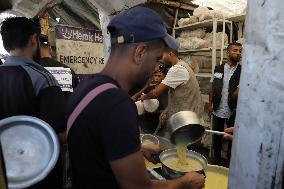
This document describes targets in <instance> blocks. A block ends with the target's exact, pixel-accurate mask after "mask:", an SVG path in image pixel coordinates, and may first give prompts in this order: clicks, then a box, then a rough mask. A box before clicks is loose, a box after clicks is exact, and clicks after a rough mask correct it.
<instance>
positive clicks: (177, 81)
mask: <svg viewBox="0 0 284 189" xmlns="http://www.w3.org/2000/svg"><path fill="white" fill-rule="evenodd" d="M161 62H162V63H163V64H165V66H168V67H170V69H169V71H168V73H167V75H166V77H165V79H164V80H163V81H162V83H161V84H159V85H158V86H157V87H156V88H155V89H153V90H152V91H150V92H149V93H147V94H145V95H143V96H142V97H141V100H145V99H152V98H157V97H158V96H159V95H160V94H162V93H163V92H164V91H166V90H169V97H168V108H167V109H166V111H164V112H163V113H162V114H161V116H160V121H161V122H162V124H164V123H165V121H166V120H167V119H168V118H169V117H170V116H172V115H173V114H175V113H177V112H179V111H186V110H188V111H193V112H195V113H196V114H197V115H198V116H199V117H200V118H201V115H202V113H203V102H202V97H201V93H200V87H199V84H198V82H197V79H196V76H195V73H194V71H193V70H194V68H193V65H190V64H188V63H185V62H184V61H182V60H179V59H178V56H177V52H175V51H170V50H167V51H166V52H165V53H164V55H163V58H162V60H161Z"/></svg>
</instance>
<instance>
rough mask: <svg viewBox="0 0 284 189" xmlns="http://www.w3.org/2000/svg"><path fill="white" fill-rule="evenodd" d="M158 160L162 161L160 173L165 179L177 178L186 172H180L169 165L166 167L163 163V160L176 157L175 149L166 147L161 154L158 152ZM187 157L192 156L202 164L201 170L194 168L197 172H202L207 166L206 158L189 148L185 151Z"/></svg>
mask: <svg viewBox="0 0 284 189" xmlns="http://www.w3.org/2000/svg"><path fill="white" fill-rule="evenodd" d="M159 157H160V161H161V163H162V174H163V176H164V177H165V178H166V179H176V178H179V177H181V176H183V175H184V174H186V172H181V171H177V170H174V169H172V168H170V167H168V166H167V165H165V164H164V162H165V161H166V160H167V159H169V158H177V157H178V156H177V150H176V149H168V150H164V151H163V152H162V153H161V154H160V156H159ZM187 157H189V158H193V159H195V160H197V161H199V162H200V163H201V165H202V169H201V170H196V171H198V172H203V171H204V170H205V169H206V166H207V160H206V158H205V157H204V156H202V155H201V154H199V153H197V152H194V151H191V150H189V151H188V153H187Z"/></svg>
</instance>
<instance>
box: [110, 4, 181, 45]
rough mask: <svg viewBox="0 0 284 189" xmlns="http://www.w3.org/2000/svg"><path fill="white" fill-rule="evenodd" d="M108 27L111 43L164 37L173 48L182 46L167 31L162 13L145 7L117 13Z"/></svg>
mask: <svg viewBox="0 0 284 189" xmlns="http://www.w3.org/2000/svg"><path fill="white" fill-rule="evenodd" d="M107 29H108V31H109V32H110V35H111V44H124V43H140V42H147V41H152V40H155V39H162V40H163V41H164V42H165V44H166V45H167V46H168V47H169V48H170V49H172V50H178V49H179V46H180V45H179V42H178V41H177V40H176V39H175V38H173V37H172V36H170V35H169V34H168V33H167V31H166V28H165V26H164V23H163V20H162V18H161V17H160V15H159V14H157V13H156V12H155V11H153V10H151V9H148V8H145V7H134V8H132V9H129V10H127V11H124V12H122V13H120V14H118V15H116V16H115V17H113V18H112V20H111V21H110V23H109V25H108V27H107Z"/></svg>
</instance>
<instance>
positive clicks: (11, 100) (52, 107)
mask: <svg viewBox="0 0 284 189" xmlns="http://www.w3.org/2000/svg"><path fill="white" fill-rule="evenodd" d="M39 34H40V28H38V27H37V26H36V25H35V22H34V21H33V20H31V19H28V18H25V17H12V18H8V19H6V20H5V21H4V22H3V23H2V26H1V35H2V39H3V45H4V48H5V49H6V50H7V51H8V52H9V53H10V55H11V56H9V57H8V58H7V59H6V61H5V64H3V65H1V66H0V96H1V98H0V119H4V118H7V117H10V116H16V115H29V116H34V117H37V118H39V119H42V120H44V121H45V122H47V123H48V124H50V126H51V127H52V128H53V129H54V131H55V132H56V133H57V134H58V136H59V139H61V141H64V140H65V130H66V119H65V117H64V114H65V112H64V99H63V94H62V91H61V89H60V87H59V86H58V83H57V82H56V80H55V78H54V77H53V76H52V75H51V74H50V73H49V72H48V71H47V70H46V69H44V67H42V66H41V65H39V63H38V61H39V58H40V49H39V39H38V36H39ZM61 175H62V173H61V165H60V161H58V162H57V164H56V166H55V168H54V169H53V171H52V172H51V173H50V174H49V175H48V176H47V178H45V179H44V180H43V181H41V182H40V183H38V184H36V185H35V186H33V187H32V188H40V189H45V188H46V189H51V188H52V189H57V188H58V189H59V188H61V187H62V182H61V179H62V176H61Z"/></svg>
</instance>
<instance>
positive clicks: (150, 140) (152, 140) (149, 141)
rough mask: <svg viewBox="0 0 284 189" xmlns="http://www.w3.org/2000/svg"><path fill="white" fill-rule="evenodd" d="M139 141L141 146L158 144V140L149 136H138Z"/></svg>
mask: <svg viewBox="0 0 284 189" xmlns="http://www.w3.org/2000/svg"><path fill="white" fill-rule="evenodd" d="M140 141H141V144H142V145H147V144H159V139H158V138H157V137H156V136H154V135H151V134H140Z"/></svg>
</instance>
